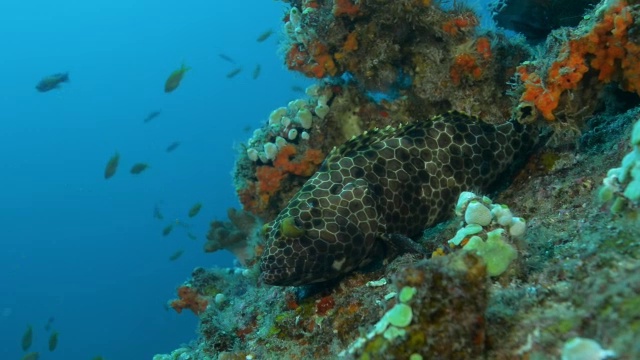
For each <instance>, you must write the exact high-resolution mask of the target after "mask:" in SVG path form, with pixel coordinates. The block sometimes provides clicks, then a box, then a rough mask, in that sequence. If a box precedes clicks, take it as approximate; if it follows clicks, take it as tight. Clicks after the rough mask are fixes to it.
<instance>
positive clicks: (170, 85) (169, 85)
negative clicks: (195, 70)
mask: <svg viewBox="0 0 640 360" xmlns="http://www.w3.org/2000/svg"><path fill="white" fill-rule="evenodd" d="M189 70H191V68H190V67H188V66H186V65H185V64H182V65H181V66H180V68H179V69H178V70H175V71H174V72H172V73H171V75H169V77H168V78H167V81H165V83H164V92H166V93H170V92H172V91H173V90H175V89H177V88H178V86H180V82H181V81H182V78H183V77H184V74H185V73H186V72H187V71H189Z"/></svg>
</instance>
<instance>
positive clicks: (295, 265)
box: [260, 112, 537, 285]
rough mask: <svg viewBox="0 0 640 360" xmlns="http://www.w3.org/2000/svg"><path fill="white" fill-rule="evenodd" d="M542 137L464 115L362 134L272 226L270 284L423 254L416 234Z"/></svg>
mask: <svg viewBox="0 0 640 360" xmlns="http://www.w3.org/2000/svg"><path fill="white" fill-rule="evenodd" d="M534 139H537V135H536V131H535V129H534V128H533V127H526V126H523V125H521V124H519V123H518V122H516V121H515V120H512V121H509V122H507V123H504V124H500V125H490V124H486V123H483V122H481V121H480V120H478V119H473V118H471V117H469V116H467V115H465V114H461V113H458V112H450V113H447V114H444V115H441V116H437V117H435V118H433V119H432V120H431V121H417V122H413V123H411V124H408V125H405V126H402V127H399V128H397V129H394V128H391V127H387V128H385V129H376V130H373V131H368V132H365V133H364V134H362V135H360V136H358V137H354V138H353V139H351V140H350V141H348V142H346V143H345V144H344V145H342V146H340V147H339V148H334V149H333V151H331V153H330V154H329V155H328V157H327V158H326V159H325V161H324V162H323V164H322V165H321V167H320V169H319V170H318V172H316V173H315V174H314V175H313V176H312V177H311V178H310V179H309V180H308V181H307V182H306V183H305V184H304V185H303V186H302V188H301V189H300V190H299V191H298V193H297V194H296V195H295V196H294V197H293V198H292V199H291V200H290V201H289V204H288V205H287V206H286V207H285V208H284V209H283V210H282V212H280V214H279V215H278V216H277V217H276V219H275V220H274V221H272V222H271V223H269V224H266V225H265V226H264V227H263V235H264V236H265V237H266V244H265V250H264V252H263V254H262V256H261V259H260V270H261V275H260V277H261V279H262V281H263V282H264V283H266V284H270V285H304V284H309V283H315V282H322V281H327V280H331V279H335V278H337V277H339V276H342V275H344V274H347V273H349V272H351V271H353V270H355V269H358V268H361V267H363V266H365V265H367V264H369V263H371V262H372V261H375V260H378V259H382V258H392V257H393V256H395V255H397V254H398V253H399V252H400V251H402V250H408V249H411V250H417V249H416V248H418V247H417V244H416V243H414V242H413V241H412V240H411V239H410V238H412V237H418V236H420V234H421V233H422V232H423V231H424V229H425V228H428V227H431V226H433V225H434V224H436V223H438V222H440V221H443V220H445V219H446V218H447V217H448V216H449V214H451V213H452V210H453V207H454V205H455V203H456V199H457V197H458V195H459V194H460V193H461V192H462V191H465V190H467V189H481V190H482V189H485V190H486V189H487V188H488V187H489V186H491V185H492V183H494V182H495V180H496V179H498V177H499V176H500V174H502V173H504V172H505V170H506V169H507V168H509V166H510V165H511V164H512V163H513V162H514V159H516V158H517V157H521V156H523V155H524V156H526V154H527V153H528V151H531V149H532V147H533V145H534V143H535V140H534Z"/></svg>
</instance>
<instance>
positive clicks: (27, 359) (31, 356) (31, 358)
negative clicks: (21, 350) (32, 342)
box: [22, 351, 40, 360]
mask: <svg viewBox="0 0 640 360" xmlns="http://www.w3.org/2000/svg"><path fill="white" fill-rule="evenodd" d="M39 358H40V353H39V352H35V351H34V352H30V353H28V354H24V356H23V357H22V360H38V359H39Z"/></svg>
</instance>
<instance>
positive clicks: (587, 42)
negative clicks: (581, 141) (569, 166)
mask: <svg viewBox="0 0 640 360" xmlns="http://www.w3.org/2000/svg"><path fill="white" fill-rule="evenodd" d="M639 15H640V12H639V10H638V6H637V4H636V2H635V1H614V2H612V1H605V2H603V3H601V4H600V5H599V7H598V8H597V9H596V10H595V11H594V12H593V14H591V15H588V16H585V18H584V20H583V21H582V22H581V23H580V25H579V26H578V27H576V28H573V29H561V30H558V31H556V32H554V33H553V34H552V36H551V37H550V38H549V39H548V40H547V43H546V46H545V52H544V54H543V55H540V56H539V57H538V59H536V60H534V61H529V62H525V63H523V64H522V65H521V66H519V67H518V70H517V75H518V80H519V84H518V85H517V89H516V93H520V104H519V105H518V107H517V116H518V117H519V118H520V119H521V120H522V121H523V122H533V121H535V120H537V119H538V118H544V119H545V120H549V121H553V120H557V121H559V122H562V123H565V124H569V125H571V126H574V127H581V126H583V120H584V119H585V118H587V117H588V116H590V115H591V114H593V112H594V110H595V109H596V107H597V106H598V101H596V99H597V98H598V97H599V95H600V94H601V93H602V92H603V91H604V89H605V86H606V85H607V84H608V83H610V82H616V83H618V84H619V86H620V88H622V89H624V90H626V91H630V92H635V93H636V94H638V95H640V62H638V58H639V57H640V45H639V44H638V42H639V40H640V38H639V36H640V35H639V34H638V33H639V32H640V29H639V28H638V23H637V22H636V21H634V19H635V18H637V17H638V16H639Z"/></svg>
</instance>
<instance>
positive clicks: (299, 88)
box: [291, 85, 304, 94]
mask: <svg viewBox="0 0 640 360" xmlns="http://www.w3.org/2000/svg"><path fill="white" fill-rule="evenodd" d="M291 91H295V92H298V93H303V94H304V88H303V87H302V86H298V85H291Z"/></svg>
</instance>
